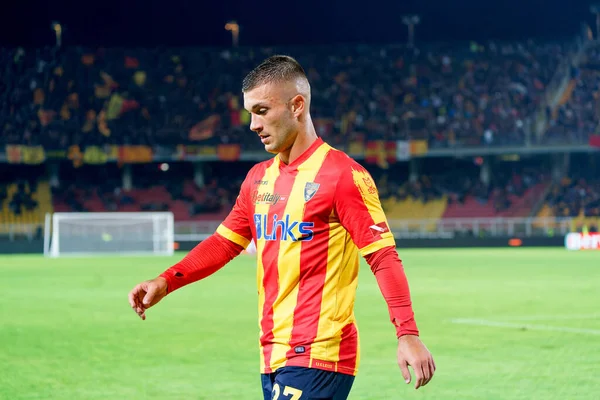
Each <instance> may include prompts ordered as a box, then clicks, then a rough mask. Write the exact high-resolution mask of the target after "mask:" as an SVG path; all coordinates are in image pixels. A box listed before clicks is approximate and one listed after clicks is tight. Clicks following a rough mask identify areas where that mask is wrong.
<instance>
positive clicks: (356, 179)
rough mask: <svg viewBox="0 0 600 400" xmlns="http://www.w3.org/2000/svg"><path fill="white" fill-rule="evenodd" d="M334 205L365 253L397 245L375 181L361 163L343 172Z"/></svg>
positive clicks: (343, 224)
mask: <svg viewBox="0 0 600 400" xmlns="http://www.w3.org/2000/svg"><path fill="white" fill-rule="evenodd" d="M334 207H335V211H336V214H337V216H338V218H339V220H340V222H341V224H342V226H343V227H344V228H345V229H346V230H347V231H348V232H349V233H350V236H351V237H352V240H353V241H354V244H356V246H357V247H358V248H359V250H360V253H361V255H362V256H366V255H367V254H371V253H373V252H375V251H377V250H379V249H382V248H384V247H388V246H394V247H395V246H396V242H395V240H394V235H393V234H392V232H391V231H390V228H389V225H388V222H387V218H386V216H385V213H384V212H383V208H382V207H381V202H380V200H379V193H378V191H377V187H376V186H375V182H374V181H373V178H372V177H371V175H370V174H369V172H368V171H367V170H366V169H365V168H364V167H362V166H361V165H360V164H358V163H356V162H353V163H352V164H350V165H349V166H347V167H344V169H343V170H342V171H341V174H340V177H339V180H338V183H337V187H336V193H335V200H334Z"/></svg>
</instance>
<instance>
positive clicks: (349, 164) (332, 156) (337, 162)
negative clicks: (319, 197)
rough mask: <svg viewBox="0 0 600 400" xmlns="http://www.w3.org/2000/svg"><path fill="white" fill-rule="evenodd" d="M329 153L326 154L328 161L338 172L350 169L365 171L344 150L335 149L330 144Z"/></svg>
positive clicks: (349, 170) (350, 170)
mask: <svg viewBox="0 0 600 400" xmlns="http://www.w3.org/2000/svg"><path fill="white" fill-rule="evenodd" d="M330 147H331V149H330V150H329V154H328V155H327V159H328V161H330V162H331V164H332V165H333V166H335V168H336V169H337V170H338V171H339V172H348V173H350V172H352V171H361V172H364V171H366V169H365V167H363V165H362V164H361V163H359V162H358V161H356V160H355V159H354V158H352V157H351V156H349V155H348V154H347V153H346V152H344V151H342V150H339V149H336V148H334V147H332V146H330Z"/></svg>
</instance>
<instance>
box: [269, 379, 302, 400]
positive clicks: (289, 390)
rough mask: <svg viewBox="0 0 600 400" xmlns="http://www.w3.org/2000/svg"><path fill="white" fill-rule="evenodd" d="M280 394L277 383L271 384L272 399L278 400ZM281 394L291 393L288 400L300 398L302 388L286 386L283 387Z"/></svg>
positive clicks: (298, 399)
mask: <svg viewBox="0 0 600 400" xmlns="http://www.w3.org/2000/svg"><path fill="white" fill-rule="evenodd" d="M280 394H281V388H280V387H279V384H277V383H276V384H275V385H273V400H278V399H279V395H280ZM283 395H284V396H290V395H291V396H292V397H290V399H289V400H300V396H302V390H300V389H296V388H293V387H290V386H286V387H284V388H283Z"/></svg>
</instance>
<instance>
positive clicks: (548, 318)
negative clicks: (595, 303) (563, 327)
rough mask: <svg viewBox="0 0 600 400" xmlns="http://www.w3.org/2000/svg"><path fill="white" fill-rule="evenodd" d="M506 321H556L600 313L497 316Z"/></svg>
mask: <svg viewBox="0 0 600 400" xmlns="http://www.w3.org/2000/svg"><path fill="white" fill-rule="evenodd" d="M499 318H501V319H503V320H508V321H558V320H561V321H563V320H568V319H595V318H600V314H597V313H596V314H570V315H522V316H518V317H499Z"/></svg>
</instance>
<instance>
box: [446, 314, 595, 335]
mask: <svg viewBox="0 0 600 400" xmlns="http://www.w3.org/2000/svg"><path fill="white" fill-rule="evenodd" d="M450 321H451V322H453V323H455V324H462V325H479V326H489V327H495V328H518V329H522V328H526V329H531V330H537V331H552V332H569V333H585V334H589V335H600V329H585V328H571V327H568V326H551V325H533V324H519V323H514V322H502V321H490V320H488V319H470V318H455V319H452V320H450Z"/></svg>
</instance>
